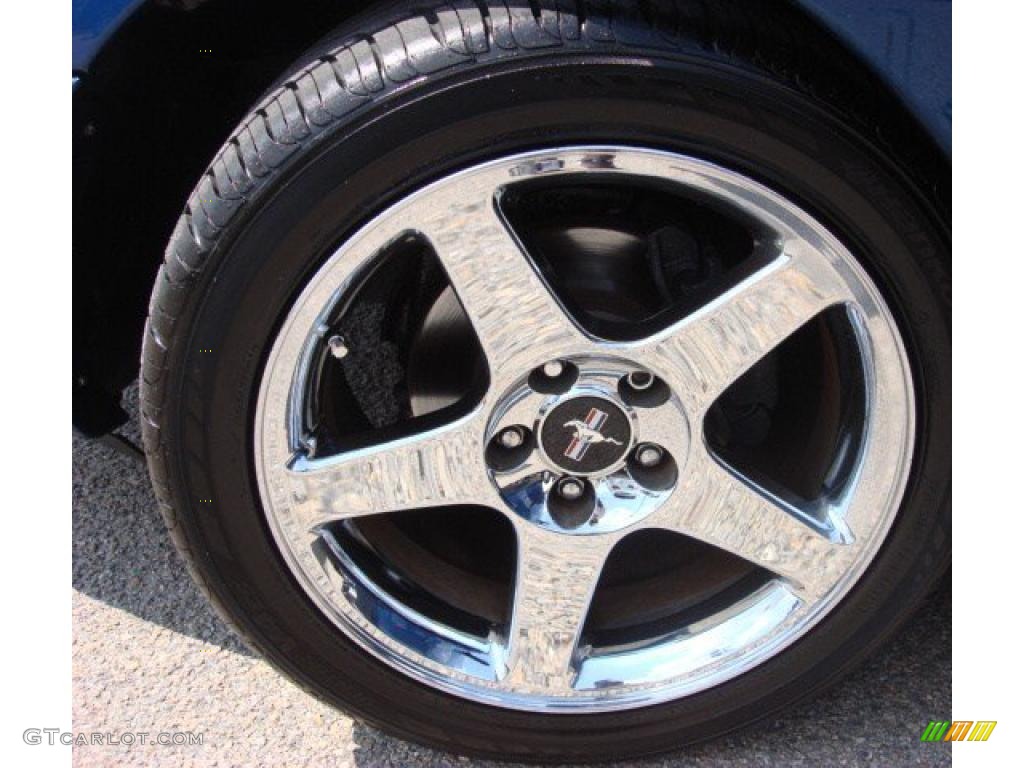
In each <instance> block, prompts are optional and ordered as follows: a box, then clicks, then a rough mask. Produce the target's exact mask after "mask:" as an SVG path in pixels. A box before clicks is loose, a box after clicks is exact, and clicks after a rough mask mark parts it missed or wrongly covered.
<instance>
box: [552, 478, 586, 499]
mask: <svg viewBox="0 0 1024 768" xmlns="http://www.w3.org/2000/svg"><path fill="white" fill-rule="evenodd" d="M584 490H585V489H584V486H583V481H582V480H580V479H578V478H575V477H563V478H562V479H561V480H559V481H558V482H557V483H556V484H555V492H556V493H557V494H558V495H559V496H561V497H562V498H563V499H565V500H566V501H576V500H577V499H579V498H580V497H582V496H583V491H584Z"/></svg>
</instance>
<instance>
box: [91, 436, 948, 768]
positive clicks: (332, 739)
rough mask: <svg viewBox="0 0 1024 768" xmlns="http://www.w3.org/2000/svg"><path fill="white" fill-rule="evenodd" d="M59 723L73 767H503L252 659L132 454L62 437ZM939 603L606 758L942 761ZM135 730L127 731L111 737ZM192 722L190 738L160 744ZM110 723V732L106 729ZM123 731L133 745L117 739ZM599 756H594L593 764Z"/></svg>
mask: <svg viewBox="0 0 1024 768" xmlns="http://www.w3.org/2000/svg"><path fill="white" fill-rule="evenodd" d="M72 439H73V448H72V450H73V456H74V470H73V484H74V488H73V490H74V502H73V525H74V530H73V576H72V585H73V589H74V592H73V597H72V611H73V630H74V641H73V648H72V654H73V665H74V671H73V728H74V731H75V732H76V733H93V732H96V733H102V734H106V736H105V737H103V738H104V739H105V740H106V741H107V742H110V741H114V742H115V743H105V744H96V745H89V746H84V745H83V746H75V747H72V750H73V763H74V764H75V765H79V766H115V765H139V766H163V765H167V766H175V767H177V766H186V765H195V766H288V767H289V768H291V767H293V766H303V765H315V766H325V767H326V766H358V767H359V768H392V767H394V768H435V767H437V768H439V767H440V766H452V765H458V766H465V767H467V768H483V766H501V765H504V766H507V765H509V764H507V763H489V762H484V761H477V760H469V759H466V758H460V757H458V756H455V755H451V754H446V753H442V752H436V751H433V750H430V749H427V748H425V747H421V746H419V745H415V744H409V743H407V742H404V741H401V740H399V739H396V738H393V737H390V736H388V735H386V734H384V733H381V732H380V731H377V730H375V729H373V728H370V727H368V726H365V725H362V724H360V723H356V722H353V721H352V720H351V719H350V718H348V717H346V716H345V715H343V714H341V713H339V712H337V711H335V710H332V709H331V708H329V707H327V706H325V705H323V704H321V703H319V702H318V701H316V700H314V699H313V698H311V697H310V696H308V695H307V694H306V693H304V692H303V691H301V690H299V689H298V688H297V687H295V686H294V685H292V684H291V683H289V682H288V681H287V680H286V679H285V678H283V677H281V676H280V675H278V674H277V673H276V672H274V671H273V670H272V669H271V668H270V667H269V666H268V665H267V664H265V663H264V662H263V661H261V660H260V659H259V658H258V657H256V656H254V655H253V654H252V652H251V651H249V650H248V649H247V648H246V647H245V646H244V645H243V644H242V643H241V642H240V641H239V640H238V639H237V638H236V637H235V636H234V635H233V634H232V632H231V631H230V630H229V629H228V628H227V627H225V626H224V625H223V624H222V623H221V621H220V620H219V619H218V617H217V615H216V614H215V613H214V612H213V610H212V609H211V608H209V606H208V605H207V604H206V602H205V600H204V598H203V597H202V595H201V594H200V593H199V591H198V590H197V589H196V588H195V587H194V586H193V584H192V582H191V581H190V579H189V577H188V574H187V572H186V570H185V567H184V565H183V564H182V562H181V561H180V559H179V558H178V555H177V553H176V552H175V551H174V548H173V547H172V546H171V543H170V540H169V538H168V536H167V535H166V533H165V531H164V528H163V522H162V521H161V519H160V514H159V512H158V510H157V506H156V502H155V500H154V498H153V493H152V491H151V490H150V487H149V479H148V477H147V475H146V468H145V465H144V464H143V463H141V462H138V461H135V460H132V459H130V458H128V457H125V456H123V455H121V454H119V453H117V452H115V451H112V450H111V449H109V448H108V447H106V446H104V445H101V444H98V443H90V442H87V441H84V440H81V439H79V438H77V437H73V438H72ZM951 656H952V608H951V595H950V589H949V586H948V580H947V582H946V585H945V586H943V587H942V588H941V589H940V590H939V591H938V592H937V593H936V594H934V595H933V596H932V597H931V598H930V599H929V600H928V601H927V603H926V604H925V605H924V607H923V608H922V610H921V611H920V612H919V613H918V614H917V615H916V616H915V617H914V618H913V619H912V620H911V621H910V622H909V623H908V625H907V626H906V627H904V629H903V630H901V632H900V633H899V634H898V636H897V637H896V638H895V639H894V641H893V642H892V643H891V644H889V645H888V646H887V647H886V648H885V649H883V650H882V651H880V652H879V653H877V654H876V655H875V656H873V657H872V658H871V659H870V660H869V661H868V662H867V663H866V664H865V665H864V666H863V667H862V668H861V669H860V670H858V671H857V672H856V673H854V674H853V675H852V676H851V677H849V678H847V679H846V680H844V681H843V682H842V683H840V684H839V686H838V687H835V688H833V689H832V690H830V691H829V692H827V693H825V694H823V695H821V696H819V697H817V698H815V699H814V700H813V701H810V702H807V703H805V704H803V705H800V706H799V707H797V708H795V709H793V710H791V711H789V712H787V713H785V714H784V715H782V716H780V717H777V718H774V719H771V720H768V721H766V722H764V723H762V724H760V725H758V726H756V727H755V728H754V729H753V730H748V731H746V732H743V733H740V734H737V735H734V736H730V737H727V738H725V739H722V740H719V741H716V742H713V743H710V744H704V745H700V746H697V747H694V748H691V749H688V750H685V751H682V752H679V753H676V754H671V755H665V756H662V757H659V758H655V759H652V760H645V761H637V762H633V763H628V764H620V765H622V766H626V765H629V766H636V767H637V768H639V767H640V766H645V767H646V768H655V767H656V766H659V767H662V766H707V767H710V766H733V767H736V768H746V767H747V766H772V767H773V768H775V767H777V766H808V767H812V766H813V768H820V767H822V766H880V767H884V768H892V767H893V766H904V765H906V766H925V765H927V766H931V765H951V764H952V758H951V752H950V748H949V745H948V744H925V743H922V742H921V741H920V740H919V739H920V735H921V732H922V731H923V730H924V727H925V725H926V724H927V723H928V721H929V720H931V719H947V718H948V717H949V715H950V712H951V700H952V672H951ZM139 733H147V734H149V735H148V736H146V737H145V738H146V741H147V743H146V744H142V743H141V740H142V737H140V736H129V737H127V738H126V734H139ZM175 733H193V734H200V733H201V734H202V743H201V744H170V745H160V744H154V743H153V742H154V741H155V740H157V739H158V738H160V736H159V735H160V734H166V735H165V736H164V737H163V739H164V740H166V741H174V740H181V739H187V738H188V737H187V736H184V737H176V736H174V735H173V734H175ZM111 734H113V735H111ZM131 739H134V743H126V742H127V741H129V740H131ZM606 765H607V764H606Z"/></svg>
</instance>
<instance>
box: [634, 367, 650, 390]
mask: <svg viewBox="0 0 1024 768" xmlns="http://www.w3.org/2000/svg"><path fill="white" fill-rule="evenodd" d="M653 383H654V375H653V374H651V373H648V372H647V371H633V372H632V373H631V374H629V386H631V387H632V388H633V389H640V390H642V389H648V388H649V387H650V386H651V385H652V384H653Z"/></svg>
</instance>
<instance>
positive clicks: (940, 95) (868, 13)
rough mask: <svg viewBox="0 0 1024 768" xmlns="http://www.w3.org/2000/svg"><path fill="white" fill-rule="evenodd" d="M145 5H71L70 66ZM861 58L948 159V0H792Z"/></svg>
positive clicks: (85, 1)
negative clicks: (893, 92) (894, 94)
mask: <svg viewBox="0 0 1024 768" xmlns="http://www.w3.org/2000/svg"><path fill="white" fill-rule="evenodd" d="M148 1H149V0H74V3H73V6H72V8H73V10H72V67H73V68H74V70H75V72H76V73H85V72H88V70H89V66H90V64H91V63H92V61H93V59H94V58H95V57H96V55H97V54H98V53H99V51H100V50H101V49H102V48H103V46H104V44H105V43H106V42H107V41H108V40H110V39H111V37H112V36H113V35H114V34H115V32H116V31H117V30H118V28H119V27H120V26H121V25H122V24H124V23H125V21H126V20H127V19H129V18H130V17H131V16H132V14H133V13H135V12H136V11H137V10H138V9H139V7H140V6H143V5H145V4H146V3H147V2H148ZM796 2H797V3H798V4H799V5H802V6H804V7H805V8H806V9H807V11H808V12H810V13H811V14H813V15H814V16H816V17H817V18H818V19H819V20H820V21H821V22H822V23H823V24H824V25H825V26H826V27H827V28H828V29H830V30H831V31H832V32H833V33H834V34H835V35H836V36H837V37H839V38H840V39H841V40H843V41H844V42H845V43H846V44H847V45H848V46H849V47H850V48H851V49H852V50H853V51H854V52H855V53H856V54H857V55H858V56H860V57H861V58H862V59H863V60H864V61H865V62H866V63H867V64H868V65H869V66H870V67H871V68H872V69H873V70H874V71H875V72H876V73H877V74H878V75H879V76H880V77H881V78H882V79H883V80H884V81H885V82H886V83H887V84H888V85H889V86H890V87H891V88H892V89H893V90H894V91H895V92H896V93H897V94H898V95H899V96H900V98H901V99H902V100H903V101H904V102H905V103H906V104H907V107H908V108H909V109H910V111H911V112H913V114H914V115H915V116H916V117H917V119H918V120H919V121H920V122H921V124H922V125H923V126H924V127H925V128H926V129H927V130H928V132H929V133H930V134H931V135H932V137H933V138H934V140H935V143H936V144H938V145H939V146H940V147H941V148H942V149H943V151H945V152H946V154H947V155H948V154H949V153H950V150H951V146H952V109H953V106H952V105H953V102H952V90H953V86H952V69H951V66H950V62H951V61H952V57H951V51H950V48H951V45H952V42H951V40H952V35H951V29H952V0H882V1H881V2H864V0H796Z"/></svg>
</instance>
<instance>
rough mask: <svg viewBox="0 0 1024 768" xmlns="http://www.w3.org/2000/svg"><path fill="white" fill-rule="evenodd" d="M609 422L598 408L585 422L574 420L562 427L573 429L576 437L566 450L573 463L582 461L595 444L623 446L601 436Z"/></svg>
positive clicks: (612, 438)
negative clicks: (604, 425) (602, 427)
mask: <svg viewBox="0 0 1024 768" xmlns="http://www.w3.org/2000/svg"><path fill="white" fill-rule="evenodd" d="M607 420H608V414H607V413H605V412H604V411H602V410H599V409H597V408H591V409H590V413H588V414H587V418H586V419H585V420H583V421H580V420H579V419H572V420H570V421H567V422H565V424H563V425H562V426H565V427H572V428H573V429H574V430H575V432H576V435H575V437H573V439H572V442H571V443H569V447H568V448H566V449H565V454H564V455H565V456H566V457H567V458H570V459H572V460H573V461H580V460H582V459H583V456H584V455H585V454H586V452H587V449H589V448H590V446H591V445H594V444H595V443H611V444H612V445H622V442H621V441H619V440H616V439H615V438H614V437H605V436H604V435H602V434H601V426H602V425H603V424H604V423H605V422H606V421H607Z"/></svg>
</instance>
